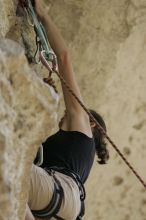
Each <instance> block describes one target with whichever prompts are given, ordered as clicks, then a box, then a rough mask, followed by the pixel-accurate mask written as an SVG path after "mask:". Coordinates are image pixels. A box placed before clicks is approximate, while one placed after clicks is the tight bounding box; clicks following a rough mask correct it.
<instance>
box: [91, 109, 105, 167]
mask: <svg viewBox="0 0 146 220" xmlns="http://www.w3.org/2000/svg"><path fill="white" fill-rule="evenodd" d="M89 111H90V113H91V114H92V115H93V117H94V118H95V119H96V121H97V122H98V123H99V124H100V126H101V127H102V128H103V129H104V130H105V131H106V125H105V122H104V120H103V118H102V117H101V115H100V114H98V113H97V112H95V111H94V110H92V109H90V110H89ZM92 133H93V137H94V141H95V148H96V154H97V156H98V158H99V160H97V162H98V163H99V164H106V162H107V160H108V159H109V152H108V150H107V147H106V143H105V137H104V135H103V134H102V133H101V132H100V131H99V129H98V128H97V126H95V127H94V128H93V130H92Z"/></svg>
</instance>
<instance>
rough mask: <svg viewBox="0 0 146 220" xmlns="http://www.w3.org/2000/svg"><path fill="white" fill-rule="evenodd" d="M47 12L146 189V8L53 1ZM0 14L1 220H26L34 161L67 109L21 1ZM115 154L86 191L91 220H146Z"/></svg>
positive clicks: (143, 197)
mask: <svg viewBox="0 0 146 220" xmlns="http://www.w3.org/2000/svg"><path fill="white" fill-rule="evenodd" d="M47 7H48V10H49V14H50V15H51V16H52V17H53V20H54V21H55V23H56V24H57V25H58V26H59V28H60V30H61V32H62V34H63V36H64V38H65V40H66V42H67V44H68V47H69V50H70V53H71V57H72V62H73V66H74V70H75V74H76V77H77V80H78V83H79V86H80V88H81V92H82V94H83V98H84V100H85V103H86V105H87V106H88V107H89V108H93V109H96V110H97V111H98V112H99V113H101V114H102V115H103V116H104V118H105V121H106V123H107V128H108V134H109V136H110V137H111V138H112V139H113V141H114V142H115V143H116V144H117V145H118V148H119V149H120V151H121V152H122V153H123V154H124V155H125V157H126V158H127V159H128V161H129V162H130V163H131V164H132V166H134V168H135V169H136V171H137V172H138V173H139V175H140V176H141V177H142V178H143V179H144V181H145V182H146V174H145V170H146V163H145V158H146V135H145V134H146V73H145V72H146V62H145V59H146V2H145V1H144V0H121V1H117V0H110V1H107V0H102V1H99V0H92V2H91V1H89V0H84V1H79V0H74V1H73V0H64V1H63V0H59V1H58V0H54V1H52V0H49V1H47ZM0 8H1V13H0V220H6V219H7V220H23V219H24V211H25V202H26V201H27V196H28V189H29V175H30V169H31V164H32V161H33V159H34V157H35V154H36V152H37V149H38V146H39V145H40V144H41V142H42V141H43V140H44V139H45V138H46V137H47V136H48V135H49V134H51V133H52V132H53V131H54V130H55V129H56V128H57V121H58V119H57V117H60V115H61V112H62V111H63V109H64V107H63V101H62V95H61V94H60V100H59V104H58V103H57V101H56V100H55V99H54V96H52V95H51V94H50V92H49V88H48V87H47V86H46V85H45V84H44V83H43V81H42V77H43V76H46V74H47V72H46V70H45V69H44V68H43V67H42V66H41V65H35V64H33V63H32V61H33V54H34V52H35V39H34V37H35V34H34V32H33V30H32V28H31V27H30V26H29V25H28V23H27V20H26V19H25V18H24V17H22V15H23V12H22V11H21V10H20V8H18V7H17V1H16V0H13V1H11V2H10V1H8V0H5V1H4V0H2V1H1V2H0ZM16 9H17V16H16ZM26 57H27V58H26ZM28 61H29V63H28ZM57 84H58V80H57ZM59 91H60V88H59ZM108 148H109V151H110V160H109V162H108V164H107V165H103V166H101V165H98V164H97V163H96V160H97V158H96V159H95V163H94V166H93V169H92V171H91V174H90V176H89V179H88V181H87V183H86V191H87V197H86V214H85V217H84V218H83V219H85V220H107V219H108V220H146V190H145V189H144V187H143V186H142V184H141V183H140V182H139V181H138V180H137V178H136V177H135V176H134V175H133V173H132V172H131V171H130V170H129V168H128V167H127V166H126V165H125V164H124V162H123V161H122V160H121V159H120V157H119V156H118V155H117V153H116V152H115V150H114V149H113V148H112V147H111V145H110V144H108Z"/></svg>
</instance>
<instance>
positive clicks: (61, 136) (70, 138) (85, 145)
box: [41, 130, 95, 183]
mask: <svg viewBox="0 0 146 220" xmlns="http://www.w3.org/2000/svg"><path fill="white" fill-rule="evenodd" d="M42 145H43V150H44V161H43V164H42V165H41V167H42V168H45V167H52V166H56V167H63V168H65V169H67V170H70V171H73V172H75V173H76V174H78V175H79V176H80V178H81V181H82V182H83V183H84V182H85V181H86V179H87V177H88V175H89V173H90V170H91V167H92V165H93V161H94V156H95V144H94V139H93V138H90V137H88V136H87V135H85V134H83V133H81V132H79V131H63V130H59V131H58V132H57V133H55V134H54V135H52V136H50V137H48V138H47V140H46V141H45V142H44V143H43V144H42Z"/></svg>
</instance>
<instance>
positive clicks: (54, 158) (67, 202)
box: [25, 0, 109, 220]
mask: <svg viewBox="0 0 146 220" xmlns="http://www.w3.org/2000/svg"><path fill="white" fill-rule="evenodd" d="M35 11H36V13H37V15H38V17H39V18H40V20H41V21H42V23H43V25H44V26H45V28H46V31H47V34H48V39H49V42H50V45H51V47H52V49H53V51H54V52H55V54H56V56H57V62H58V69H59V72H60V74H62V76H63V78H64V79H65V80H66V81H67V83H68V84H69V85H70V87H71V88H72V89H73V91H74V92H75V94H76V95H77V96H78V97H79V99H80V100H82V96H81V93H80V90H79V87H78V84H77V82H76V79H75V75H74V71H73V68H72V64H71V60H70V57H69V54H68V50H67V47H66V45H65V42H64V40H63V38H62V36H61V34H60V32H59V31H58V29H57V28H56V26H55V25H54V23H53V22H52V20H51V19H50V17H49V15H48V14H47V12H46V11H45V10H44V7H43V4H42V1H39V0H35ZM62 90H63V95H64V102H65V107H66V110H65V114H64V116H63V118H62V119H61V121H60V123H59V131H57V132H56V133H55V134H54V135H52V136H50V137H48V138H47V139H46V141H45V142H44V143H43V144H42V145H43V151H44V161H43V164H42V165H41V167H38V166H36V165H33V166H32V170H31V181H30V190H29V198H28V204H27V208H26V215H25V220H34V219H36V220H38V219H45V220H48V219H50V218H51V217H55V218H56V219H62V220H63V219H65V220H75V219H81V216H82V215H83V212H84V205H83V200H84V197H85V191H84V183H85V181H86V180H87V178H88V176H89V173H90V170H91V167H92V165H93V161H94V156H95V153H97V155H98V158H99V159H100V160H99V161H98V162H99V163H100V164H105V163H106V161H107V160H108V158H109V154H108V151H107V149H106V144H105V141H104V136H103V135H102V134H101V133H100V132H99V130H98V129H97V127H96V126H95V124H94V123H93V122H91V121H90V118H89V116H88V115H87V113H85V111H84V110H83V109H82V107H81V106H80V105H79V104H78V102H77V101H76V100H75V99H74V97H72V96H71V95H70V93H69V92H68V90H67V89H66V88H65V87H64V85H63V84H62ZM82 101H83V100H82ZM90 111H91V113H92V114H93V116H94V117H95V118H96V120H97V121H98V123H99V124H100V125H101V126H102V127H103V129H104V130H106V126H105V123H104V121H103V119H102V117H101V116H100V115H99V114H98V113H96V112H95V111H93V110H90Z"/></svg>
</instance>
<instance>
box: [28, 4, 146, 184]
mask: <svg viewBox="0 0 146 220" xmlns="http://www.w3.org/2000/svg"><path fill="white" fill-rule="evenodd" d="M25 8H26V9H27V11H28V14H29V15H30V16H31V19H32V21H33V24H34V30H35V32H36V38H38V39H39V41H37V42H38V44H39V46H38V48H39V52H40V60H41V62H42V64H43V65H44V66H45V67H46V68H47V70H48V71H49V76H48V78H45V79H44V81H45V83H48V84H49V85H51V86H52V87H53V88H54V90H55V91H56V92H57V89H56V86H55V84H54V81H53V80H52V78H51V75H52V73H53V72H54V73H56V74H57V76H58V77H59V78H60V80H61V81H62V83H63V84H64V85H65V87H66V88H67V89H68V91H69V92H70V94H71V95H72V96H73V97H74V98H75V99H76V101H77V102H78V103H79V104H80V105H81V107H82V108H83V109H84V111H85V112H86V113H87V114H88V115H89V117H90V119H91V121H93V122H94V123H95V124H96V126H97V128H98V129H99V131H100V132H101V133H102V134H103V135H104V136H105V138H106V139H107V140H108V141H109V143H110V144H111V145H112V146H113V148H114V149H115V150H116V152H117V153H118V154H119V155H120V157H121V158H122V159H123V161H124V162H125V163H126V164H127V166H128V167H129V168H130V170H131V171H132V172H133V173H134V175H135V176H136V177H137V178H138V180H139V181H140V182H141V183H142V185H143V186H144V187H145V188H146V183H145V182H144V180H143V179H142V178H141V177H140V175H139V174H138V173H137V172H136V170H135V169H134V168H133V167H132V165H131V164H130V163H129V162H128V160H127V159H126V158H125V156H124V155H123V154H122V153H121V152H120V150H119V149H118V147H117V146H116V144H115V143H114V142H113V141H112V140H111V138H110V137H109V136H108V134H107V133H106V132H105V130H104V129H103V128H102V126H101V125H100V124H99V123H98V122H97V121H96V119H95V118H94V117H93V115H92V114H91V113H90V111H89V110H88V109H87V108H86V107H85V105H84V104H83V103H82V101H81V100H80V99H79V98H78V97H77V95H76V94H75V93H74V91H73V90H72V89H71V88H70V86H69V85H68V83H67V82H66V81H65V79H64V78H63V76H62V75H61V74H60V73H59V71H58V70H57V59H56V55H55V54H54V52H53V51H52V49H51V47H50V45H49V42H48V39H47V35H46V32H45V30H44V28H43V25H42V24H41V22H39V21H38V19H37V16H36V14H35V12H34V8H33V5H32V2H31V0H26V5H25ZM49 62H51V64H50V63H49Z"/></svg>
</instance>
